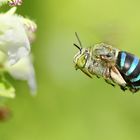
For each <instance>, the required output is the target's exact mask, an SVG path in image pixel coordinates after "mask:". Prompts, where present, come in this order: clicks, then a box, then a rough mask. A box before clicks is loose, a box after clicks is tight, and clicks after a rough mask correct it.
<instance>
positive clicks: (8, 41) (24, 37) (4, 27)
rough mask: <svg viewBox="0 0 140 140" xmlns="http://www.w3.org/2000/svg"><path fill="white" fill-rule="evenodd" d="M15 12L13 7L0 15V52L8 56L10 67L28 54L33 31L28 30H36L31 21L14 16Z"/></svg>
mask: <svg viewBox="0 0 140 140" xmlns="http://www.w3.org/2000/svg"><path fill="white" fill-rule="evenodd" d="M15 11H16V8H15V7H14V8H11V9H10V10H9V11H8V12H7V13H5V14H0V50H1V51H3V52H4V53H5V54H6V55H7V56H8V58H9V63H10V64H11V65H12V64H15V63H16V62H17V61H18V60H19V59H21V58H22V57H24V56H27V55H28V54H29V52H30V39H31V38H33V36H34V30H28V28H29V29H30V28H31V29H33V28H36V24H35V23H34V22H33V21H31V20H29V19H26V18H23V17H22V16H19V15H17V14H15ZM29 21H30V22H29ZM27 25H28V26H29V27H28V28H27Z"/></svg>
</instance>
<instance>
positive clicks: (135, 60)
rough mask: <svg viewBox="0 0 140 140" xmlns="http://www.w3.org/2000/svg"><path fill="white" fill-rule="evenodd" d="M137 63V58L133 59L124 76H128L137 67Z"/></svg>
mask: <svg viewBox="0 0 140 140" xmlns="http://www.w3.org/2000/svg"><path fill="white" fill-rule="evenodd" d="M138 63H139V59H138V58H137V57H134V60H133V62H132V64H131V66H130V68H129V70H128V71H127V72H126V76H129V75H130V74H131V73H132V72H133V71H134V69H135V68H136V67H137V65H138Z"/></svg>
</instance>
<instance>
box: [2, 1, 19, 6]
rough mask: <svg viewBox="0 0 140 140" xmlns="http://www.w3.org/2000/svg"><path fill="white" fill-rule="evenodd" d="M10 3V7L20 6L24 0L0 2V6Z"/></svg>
mask: <svg viewBox="0 0 140 140" xmlns="http://www.w3.org/2000/svg"><path fill="white" fill-rule="evenodd" d="M6 3H8V4H9V5H10V6H17V5H18V6H19V5H21V4H22V0H0V5H3V4H6Z"/></svg>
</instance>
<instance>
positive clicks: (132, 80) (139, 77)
mask: <svg viewBox="0 0 140 140" xmlns="http://www.w3.org/2000/svg"><path fill="white" fill-rule="evenodd" d="M139 80H140V74H139V75H138V76H137V77H136V78H133V79H131V80H130V81H131V82H137V81H139Z"/></svg>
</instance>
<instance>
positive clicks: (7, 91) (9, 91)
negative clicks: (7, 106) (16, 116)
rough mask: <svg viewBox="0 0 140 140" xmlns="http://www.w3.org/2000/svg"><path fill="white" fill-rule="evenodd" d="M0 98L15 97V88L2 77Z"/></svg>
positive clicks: (0, 77) (0, 78)
mask: <svg viewBox="0 0 140 140" xmlns="http://www.w3.org/2000/svg"><path fill="white" fill-rule="evenodd" d="M0 96H2V97H7V98H14V97H15V88H14V87H13V86H12V85H11V84H10V83H9V82H8V81H7V80H6V79H5V78H4V76H0Z"/></svg>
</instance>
